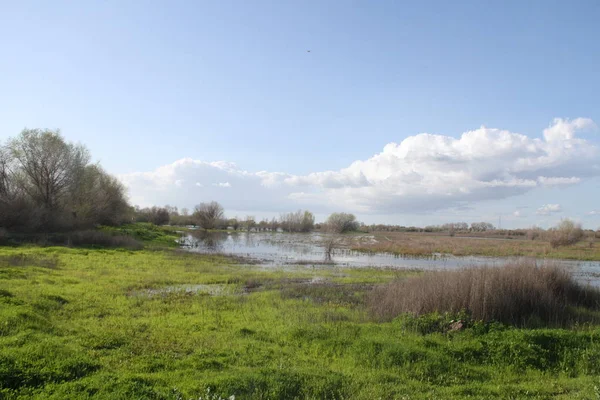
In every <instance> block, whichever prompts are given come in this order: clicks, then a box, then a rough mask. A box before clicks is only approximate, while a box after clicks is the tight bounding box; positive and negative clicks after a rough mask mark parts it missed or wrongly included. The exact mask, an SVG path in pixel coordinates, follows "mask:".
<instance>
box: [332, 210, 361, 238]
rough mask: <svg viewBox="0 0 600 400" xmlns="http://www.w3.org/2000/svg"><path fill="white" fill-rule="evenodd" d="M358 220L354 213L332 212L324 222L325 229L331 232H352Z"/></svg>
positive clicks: (356, 227) (356, 226)
mask: <svg viewBox="0 0 600 400" xmlns="http://www.w3.org/2000/svg"><path fill="white" fill-rule="evenodd" d="M358 226H359V224H358V221H356V217H355V216H354V214H348V213H333V214H331V215H330V216H329V218H327V222H325V229H326V230H327V231H329V232H332V233H344V232H353V231H356V230H357V229H358Z"/></svg>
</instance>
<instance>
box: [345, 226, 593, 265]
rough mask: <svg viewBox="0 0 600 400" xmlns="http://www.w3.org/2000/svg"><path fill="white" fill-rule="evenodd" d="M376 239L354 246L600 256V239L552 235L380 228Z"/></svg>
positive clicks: (412, 252)
mask: <svg viewBox="0 0 600 400" xmlns="http://www.w3.org/2000/svg"><path fill="white" fill-rule="evenodd" d="M373 236H374V238H375V241H359V242H356V243H353V244H352V246H351V248H352V250H358V251H364V252H386V253H392V254H398V255H406V256H425V257H426V256H430V255H432V254H435V253H442V254H451V255H455V256H469V255H477V256H493V257H514V256H517V257H538V258H563V259H572V260H600V240H599V238H594V237H593V235H590V237H589V239H590V240H591V241H588V242H583V241H580V242H579V243H577V244H574V245H570V246H562V247H557V248H553V247H552V245H551V244H550V242H549V240H548V239H549V238H540V239H536V240H531V239H529V240H528V239H526V238H525V236H523V237H521V238H508V239H507V238H497V237H496V238H493V237H465V236H461V235H459V234H457V235H456V236H455V237H451V236H448V235H441V234H435V233H433V234H432V233H411V232H376V233H374V234H373Z"/></svg>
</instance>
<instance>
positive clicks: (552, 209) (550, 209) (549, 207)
mask: <svg viewBox="0 0 600 400" xmlns="http://www.w3.org/2000/svg"><path fill="white" fill-rule="evenodd" d="M561 211H562V207H561V206H560V204H545V205H543V206H541V207H540V208H538V209H537V211H536V212H535V213H536V214H537V215H550V214H555V213H559V212H561Z"/></svg>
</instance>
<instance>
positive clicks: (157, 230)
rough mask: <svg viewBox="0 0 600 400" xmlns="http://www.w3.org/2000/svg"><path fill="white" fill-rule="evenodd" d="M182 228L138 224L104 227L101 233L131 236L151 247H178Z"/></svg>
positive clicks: (101, 228) (144, 223)
mask: <svg viewBox="0 0 600 400" xmlns="http://www.w3.org/2000/svg"><path fill="white" fill-rule="evenodd" d="M185 230H186V229H185V228H182V227H172V226H157V225H154V224H152V223H149V222H137V223H135V224H125V225H121V226H116V227H115V226H102V227H100V231H102V232H106V233H109V234H111V235H115V236H129V237H132V238H134V239H135V240H139V241H141V242H143V243H144V244H145V245H146V246H150V247H164V246H167V247H177V246H178V244H177V240H178V239H179V238H181V234H180V233H179V232H182V231H185Z"/></svg>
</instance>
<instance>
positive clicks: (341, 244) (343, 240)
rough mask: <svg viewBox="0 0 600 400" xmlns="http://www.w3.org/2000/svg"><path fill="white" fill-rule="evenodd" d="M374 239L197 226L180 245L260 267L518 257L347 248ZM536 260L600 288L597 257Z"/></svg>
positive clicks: (470, 262) (448, 263) (437, 264)
mask: <svg viewBox="0 0 600 400" xmlns="http://www.w3.org/2000/svg"><path fill="white" fill-rule="evenodd" d="M374 240H375V238H374V237H373V236H372V235H328V234H321V233H308V234H300V233H298V234H294V233H256V232H253V233H245V232H239V233H235V232H203V231H197V232H192V233H191V234H188V235H187V237H185V238H184V241H183V246H184V247H185V248H187V249H188V250H189V251H193V252H199V253H223V254H231V255H235V256H240V257H245V258H248V259H250V260H251V261H253V262H257V263H259V264H261V265H264V266H281V265H306V264H309V265H331V264H335V265H338V266H344V267H351V268H361V267H362V268H364V267H378V268H398V269H419V270H437V269H455V268H464V267H471V266H483V265H490V266H498V265H502V264H505V263H506V262H509V261H511V260H515V259H517V258H503V257H479V256H468V257H456V256H452V255H446V254H434V255H432V256H429V257H406V256H398V255H393V254H389V253H375V254H365V253H361V252H356V251H352V250H350V249H349V248H350V246H351V245H352V244H353V243H356V242H361V241H362V242H364V241H374ZM330 245H332V246H330ZM329 247H333V250H332V251H329V252H328V251H327V249H328V248H329ZM536 262H537V263H538V264H543V263H552V264H559V265H560V266H562V267H564V268H567V269H568V270H570V271H571V272H572V273H573V276H574V277H575V278H576V279H577V280H578V281H580V282H584V283H589V284H591V285H593V286H597V287H600V262H598V261H574V260H554V259H552V260H543V259H537V260H536Z"/></svg>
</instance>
